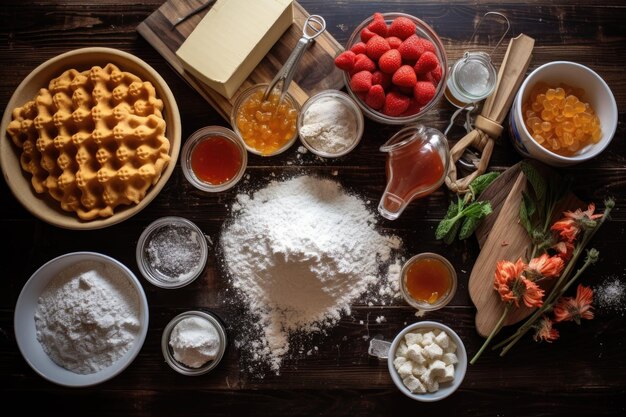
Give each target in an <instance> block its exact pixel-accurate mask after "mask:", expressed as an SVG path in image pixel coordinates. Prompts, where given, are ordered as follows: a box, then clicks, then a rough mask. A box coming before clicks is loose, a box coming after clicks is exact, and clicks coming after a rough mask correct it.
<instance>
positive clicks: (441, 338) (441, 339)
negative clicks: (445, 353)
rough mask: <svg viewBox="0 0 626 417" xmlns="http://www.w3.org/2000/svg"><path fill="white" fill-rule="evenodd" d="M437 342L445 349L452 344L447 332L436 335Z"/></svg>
mask: <svg viewBox="0 0 626 417" xmlns="http://www.w3.org/2000/svg"><path fill="white" fill-rule="evenodd" d="M435 343H437V344H438V345H439V347H441V348H442V349H443V350H446V349H447V348H448V346H450V338H449V337H448V334H447V333H446V332H441V333H439V334H438V335H437V337H435Z"/></svg>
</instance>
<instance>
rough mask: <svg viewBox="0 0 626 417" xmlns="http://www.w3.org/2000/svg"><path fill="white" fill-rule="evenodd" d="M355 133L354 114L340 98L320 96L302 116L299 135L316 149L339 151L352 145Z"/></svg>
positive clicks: (333, 152) (330, 151) (355, 120)
mask: <svg viewBox="0 0 626 417" xmlns="http://www.w3.org/2000/svg"><path fill="white" fill-rule="evenodd" d="M356 134H357V119H356V115H355V114H354V112H353V111H352V110H351V109H350V108H349V107H348V106H347V105H346V104H345V103H344V102H343V101H342V100H339V99H336V98H332V97H324V98H321V99H319V100H318V101H316V102H314V103H313V104H311V106H310V107H309V108H308V109H307V110H306V112H305V113H304V115H303V116H302V127H301V128H300V135H302V136H303V137H304V139H305V141H306V142H308V144H309V145H311V146H312V147H313V148H315V149H317V150H320V151H324V152H327V153H330V154H335V153H339V152H341V151H343V150H344V149H346V148H348V147H349V146H350V145H352V143H353V142H354V140H355V139H356V138H355V136H356Z"/></svg>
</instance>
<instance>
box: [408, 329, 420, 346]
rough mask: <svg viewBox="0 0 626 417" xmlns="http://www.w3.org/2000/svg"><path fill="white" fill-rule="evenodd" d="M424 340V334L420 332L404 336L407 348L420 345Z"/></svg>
mask: <svg viewBox="0 0 626 417" xmlns="http://www.w3.org/2000/svg"><path fill="white" fill-rule="evenodd" d="M422 338H423V336H422V334H421V333H418V332H409V333H407V334H405V335H404V340H405V341H406V344H407V346H411V345H414V344H416V343H420V342H421V341H422Z"/></svg>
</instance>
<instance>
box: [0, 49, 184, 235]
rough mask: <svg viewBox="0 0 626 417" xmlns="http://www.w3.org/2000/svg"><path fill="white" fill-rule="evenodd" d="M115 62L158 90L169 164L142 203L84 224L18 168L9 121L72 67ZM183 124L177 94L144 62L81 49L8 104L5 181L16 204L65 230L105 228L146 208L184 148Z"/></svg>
mask: <svg viewBox="0 0 626 417" xmlns="http://www.w3.org/2000/svg"><path fill="white" fill-rule="evenodd" d="M108 63H111V64H114V65H116V66H118V67H119V68H120V69H121V70H122V71H128V72H131V73H133V74H135V75H137V76H138V77H140V78H141V79H142V80H144V81H150V82H151V83H152V85H153V86H154V87H155V89H156V92H157V95H158V97H159V98H160V99H161V100H163V118H164V119H165V123H166V125H167V126H166V130H165V136H166V137H167V138H168V139H169V141H170V153H169V155H170V161H169V163H168V165H167V167H165V169H164V170H163V172H162V174H161V177H160V178H159V180H158V182H157V183H156V184H155V185H152V186H151V187H150V188H149V189H148V192H147V193H146V195H145V197H144V198H143V200H141V201H140V202H139V204H135V205H127V206H118V207H116V209H115V213H114V214H113V215H112V216H111V217H106V218H97V219H93V220H89V221H83V220H80V219H79V218H78V216H77V215H76V213H74V212H67V211H64V210H63V209H62V208H61V205H60V203H59V202H58V201H56V200H54V199H53V198H52V197H50V196H49V195H48V194H47V193H43V194H37V193H36V192H35V190H34V189H33V187H32V185H31V183H30V179H31V175H30V174H29V173H26V172H24V171H23V170H22V167H21V166H20V154H21V150H20V149H18V148H17V147H16V146H15V145H14V144H13V141H12V140H11V139H10V138H9V136H8V134H7V127H8V126H9V123H10V122H11V113H12V111H13V109H14V108H16V107H18V106H23V105H24V104H25V103H26V102H28V101H30V100H33V99H34V98H35V96H36V95H37V92H38V91H39V89H41V88H43V87H46V88H47V87H48V83H49V82H50V80H52V79H53V78H56V77H58V76H59V75H61V74H62V73H63V71H66V70H68V69H71V68H74V69H77V70H79V71H85V70H88V69H90V68H91V67H93V66H95V65H99V66H101V67H104V66H105V65H106V64H108ZM181 132H182V127H181V121H180V113H179V112H178V106H177V104H176V100H175V98H174V94H172V91H171V90H170V88H169V87H168V85H167V83H166V82H165V80H164V79H163V78H162V77H161V76H160V75H159V73H158V72H156V71H155V70H154V69H153V68H152V67H151V66H149V65H148V64H147V63H146V62H144V61H143V60H141V59H139V58H137V57H136V56H134V55H131V54H129V53H127V52H124V51H120V50H117V49H113V48H100V47H97V48H96V47H94V48H82V49H76V50H73V51H69V52H66V53H64V54H61V55H59V56H56V57H54V58H51V59H49V60H47V61H46V62H44V63H43V64H41V65H39V66H38V67H37V68H35V69H34V70H33V71H32V72H31V73H30V74H29V75H28V76H27V77H26V78H25V79H24V80H23V81H22V82H21V83H20V85H19V86H18V87H17V88H16V90H15V92H14V93H13V96H11V99H10V100H9V102H8V103H7V106H6V108H5V111H4V116H3V117H2V123H1V124H0V167H1V168H2V174H3V175H4V179H5V181H6V183H7V185H8V186H9V188H10V189H11V191H12V192H13V194H14V195H15V197H16V198H17V199H18V201H19V202H20V203H21V204H22V205H23V206H24V207H25V208H26V209H27V210H28V211H30V212H31V213H32V214H33V215H34V216H36V217H38V218H39V219H41V220H43V221H45V222H47V223H49V224H52V225H54V226H58V227H62V228H65V229H76V230H88V229H101V228H103V227H107V226H111V225H113V224H116V223H119V222H121V221H123V220H126V219H128V218H129V217H131V216H133V215H134V214H136V213H138V212H139V211H141V210H142V209H144V208H145V207H146V206H147V205H148V204H149V203H150V202H151V201H152V200H153V199H154V198H155V197H156V196H157V195H158V194H159V191H161V189H162V188H163V187H164V186H165V183H166V182H167V180H168V179H169V177H170V175H172V172H173V171H174V167H175V166H176V160H177V159H178V152H179V151H180V144H181Z"/></svg>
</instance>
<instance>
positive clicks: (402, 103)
mask: <svg viewBox="0 0 626 417" xmlns="http://www.w3.org/2000/svg"><path fill="white" fill-rule="evenodd" d="M410 102H411V99H410V98H409V97H407V96H405V95H404V94H401V93H398V92H396V91H392V92H390V93H389V94H387V96H386V97H385V105H384V106H383V114H386V115H387V116H392V117H396V116H400V115H401V114H402V113H404V112H405V111H406V109H408V108H409V104H410Z"/></svg>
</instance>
